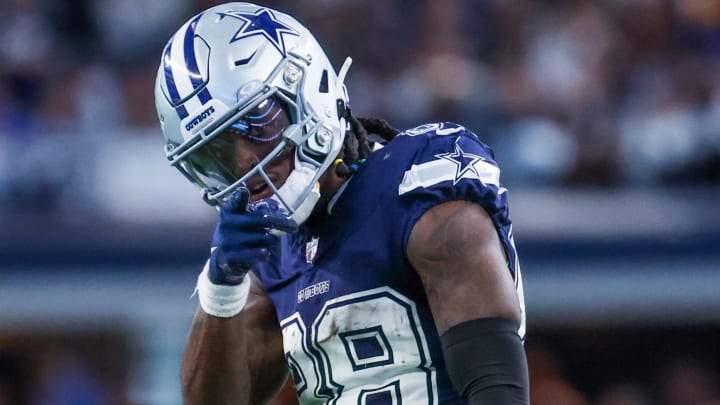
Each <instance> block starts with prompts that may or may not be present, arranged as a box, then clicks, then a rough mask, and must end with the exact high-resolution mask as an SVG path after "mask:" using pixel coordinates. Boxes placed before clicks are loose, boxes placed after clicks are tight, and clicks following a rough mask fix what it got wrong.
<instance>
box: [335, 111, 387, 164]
mask: <svg viewBox="0 0 720 405" xmlns="http://www.w3.org/2000/svg"><path fill="white" fill-rule="evenodd" d="M346 114H347V116H346V118H347V119H348V122H349V123H350V130H349V131H348V132H347V134H346V135H345V140H344V141H343V147H342V149H341V150H340V153H338V156H337V158H335V173H337V175H338V176H340V177H349V176H350V175H351V174H352V173H353V172H355V171H356V170H357V169H358V168H359V167H360V165H361V164H363V163H365V159H367V157H368V156H369V155H370V152H371V151H372V148H371V144H372V143H373V140H371V139H370V137H369V136H368V134H374V135H377V136H379V137H380V138H381V139H382V142H383V143H384V142H390V141H391V140H392V139H393V138H395V135H397V134H398V133H400V131H399V130H397V129H395V128H393V127H392V126H391V125H390V124H388V122H387V121H385V120H384V119H381V118H373V117H358V118H356V117H355V116H353V115H352V114H351V112H350V109H349V108H348V109H347V113H346Z"/></svg>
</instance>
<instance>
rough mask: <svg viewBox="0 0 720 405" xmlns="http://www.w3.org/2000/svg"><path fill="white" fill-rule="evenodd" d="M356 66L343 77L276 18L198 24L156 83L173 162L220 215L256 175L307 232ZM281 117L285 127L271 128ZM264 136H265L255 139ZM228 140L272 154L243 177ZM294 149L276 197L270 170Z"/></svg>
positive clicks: (309, 39)
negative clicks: (261, 146)
mask: <svg viewBox="0 0 720 405" xmlns="http://www.w3.org/2000/svg"><path fill="white" fill-rule="evenodd" d="M350 63H351V60H350V58H348V59H347V60H346V61H345V64H344V65H343V67H342V68H341V69H340V73H339V77H338V75H337V74H336V73H335V70H334V69H333V67H332V65H331V63H330V61H329V59H328V57H327V55H325V52H324V51H323V50H322V48H321V47H320V45H319V44H318V42H317V40H316V39H315V38H314V37H313V35H312V34H311V33H310V32H309V31H308V30H307V29H306V28H305V27H303V26H302V25H301V24H300V23H299V22H297V21H296V20H295V19H294V18H292V17H290V16H289V15H287V14H283V13H280V12H277V11H275V10H271V9H268V8H265V7H260V6H257V5H255V4H250V3H227V4H223V5H219V6H215V7H212V8H210V9H208V10H206V11H204V12H202V13H200V14H198V15H196V16H195V17H193V18H191V19H190V20H189V21H188V22H187V23H185V24H184V25H183V26H182V27H181V28H180V29H179V30H178V31H177V32H176V33H175V35H174V36H173V37H172V38H171V39H170V41H169V42H168V44H167V45H166V46H165V49H164V51H163V54H162V60H161V63H160V68H159V69H158V74H157V78H156V81H155V105H156V108H157V113H158V118H159V119H160V125H161V127H162V132H163V135H164V137H165V141H166V142H165V152H166V155H167V158H168V160H169V161H170V163H171V165H173V166H174V167H176V168H177V169H178V170H180V171H181V172H182V173H183V174H184V175H185V176H186V177H187V178H188V179H189V180H190V181H191V182H192V183H194V184H196V185H197V186H199V187H200V188H201V189H202V190H203V198H204V199H205V201H206V202H208V203H209V204H211V205H217V206H219V205H221V204H222V203H223V202H224V201H225V200H226V199H227V198H228V197H229V195H230V194H231V193H232V192H233V190H235V189H236V188H237V187H239V186H241V185H243V184H244V183H245V182H246V181H247V180H248V179H250V178H251V177H253V176H257V175H259V176H261V177H262V179H263V180H264V181H265V183H266V184H267V185H268V186H269V187H271V188H272V190H273V193H274V194H273V197H272V198H274V199H276V200H277V201H278V202H279V203H280V204H281V205H282V206H283V207H284V208H285V209H286V210H287V211H288V215H290V216H292V217H293V219H295V220H296V221H297V222H298V223H302V222H303V221H304V220H305V219H307V217H308V216H309V214H310V212H311V211H312V209H313V207H314V206H315V204H316V203H317V201H318V199H319V188H318V185H317V184H318V179H319V177H320V175H322V173H323V172H324V171H325V170H326V169H327V168H328V167H329V166H330V165H331V164H332V162H333V159H335V157H336V155H337V154H338V152H339V151H340V148H341V147H342V143H343V138H344V136H345V132H346V131H347V126H348V124H347V122H346V119H345V111H346V104H347V100H348V99H347V91H346V89H345V86H344V84H343V81H344V76H345V74H346V72H347V69H348V68H349V66H350ZM281 110H282V111H284V114H282V115H283V120H282V122H281V123H279V124H278V123H277V122H273V120H275V119H276V118H277V117H278V115H279V114H280V112H281ZM273 125H274V127H273ZM268 126H269V127H268ZM259 128H265V129H266V130H265V131H264V132H265V134H264V135H263V134H261V135H259V136H258V137H256V136H254V135H253V134H255V135H258V133H259V132H258V129H259ZM267 128H272V129H271V130H267ZM268 131H269V132H270V136H268V134H267V132H268ZM228 132H231V133H232V135H233V136H246V137H249V138H251V139H254V140H256V141H258V142H264V141H273V143H272V144H270V145H275V146H274V148H272V150H271V151H270V152H269V153H268V154H267V155H266V156H265V157H264V158H262V160H261V161H260V162H259V163H258V164H257V165H256V166H254V167H253V168H252V170H250V171H249V172H247V173H244V174H243V175H242V177H239V178H238V176H236V175H235V174H234V173H233V167H234V163H233V155H234V152H233V146H232V143H230V144H228V142H227V139H225V141H224V143H223V142H221V140H222V139H223V137H226V136H227V135H226V134H227V133H228ZM221 134H223V137H219V135H221ZM213 141H215V142H213ZM223 145H224V147H223ZM292 147H294V148H295V162H294V163H295V165H294V169H293V170H292V172H291V173H290V176H289V177H288V179H287V180H286V181H285V183H284V184H283V185H282V186H281V187H279V188H276V187H275V186H274V185H273V183H272V181H271V180H270V178H269V177H268V175H267V173H266V171H265V167H266V166H267V165H268V164H269V163H271V162H272V161H273V160H274V159H276V158H277V157H278V156H280V155H281V154H282V153H283V151H287V150H288V149H289V148H292Z"/></svg>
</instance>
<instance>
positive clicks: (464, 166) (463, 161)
mask: <svg viewBox="0 0 720 405" xmlns="http://www.w3.org/2000/svg"><path fill="white" fill-rule="evenodd" d="M435 157H437V158H441V159H445V160H447V161H450V162H452V163H453V164H455V166H456V169H455V179H454V180H453V184H457V182H458V181H460V179H461V178H462V177H463V176H464V175H465V174H467V173H468V172H471V173H472V174H474V175H475V177H476V178H480V173H478V171H477V168H476V167H475V163H477V162H479V161H481V160H485V159H484V158H483V157H482V156H478V155H475V154H472V153H467V152H465V151H464V150H463V149H462V148H461V147H460V145H459V144H458V143H457V142H456V143H455V150H454V151H453V152H448V153H441V154H439V155H435Z"/></svg>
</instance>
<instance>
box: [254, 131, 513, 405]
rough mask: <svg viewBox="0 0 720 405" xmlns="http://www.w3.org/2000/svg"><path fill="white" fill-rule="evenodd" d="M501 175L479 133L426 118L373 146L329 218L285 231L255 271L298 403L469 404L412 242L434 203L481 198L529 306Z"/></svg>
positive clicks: (480, 201) (478, 202)
mask: <svg viewBox="0 0 720 405" xmlns="http://www.w3.org/2000/svg"><path fill="white" fill-rule="evenodd" d="M499 176H500V170H499V169H498V166H497V164H496V163H495V161H494V159H493V154H492V151H491V150H490V149H489V148H488V147H487V146H485V145H484V144H483V143H481V142H480V140H479V139H478V138H477V136H476V135H475V134H473V133H472V132H470V131H468V130H466V129H465V128H463V127H462V126H458V125H456V124H451V123H437V124H429V125H423V126H421V127H418V128H415V129H412V130H409V131H406V132H403V133H401V134H399V135H398V136H397V137H396V138H395V139H394V140H393V141H392V142H390V143H389V144H388V145H386V146H385V147H384V148H382V149H379V150H377V151H375V152H373V153H372V155H371V156H370V157H369V158H368V159H367V162H365V163H364V164H363V165H362V166H361V167H360V169H359V170H358V171H357V172H356V173H355V174H354V175H353V176H352V178H351V179H350V180H349V181H347V182H346V183H345V184H344V185H343V188H342V189H341V190H340V191H339V193H338V194H337V195H336V198H335V199H334V200H333V201H332V202H331V204H330V207H329V213H328V215H327V216H326V217H325V218H324V219H323V220H322V221H320V222H321V224H320V225H318V226H314V227H312V228H308V227H305V228H304V229H302V230H301V232H298V233H297V234H292V235H286V236H285V237H283V246H282V249H283V250H282V252H283V253H282V266H281V267H280V269H276V270H269V269H265V270H264V271H257V272H256V275H257V276H258V277H259V278H260V280H261V281H262V283H263V285H264V287H265V290H266V291H267V293H268V295H269V296H270V298H271V299H272V301H273V302H274V304H275V307H276V309H277V315H278V319H279V320H280V323H281V327H282V330H283V339H284V346H285V352H286V357H287V361H288V364H289V366H290V370H291V371H292V376H293V378H294V380H295V385H296V388H297V391H298V393H299V395H300V399H301V403H303V404H315V403H332V404H400V403H402V404H414V405H415V404H418V405H419V404H456V403H462V400H461V399H460V398H459V396H458V395H457V393H456V392H455V389H454V388H453V387H452V385H451V384H450V381H449V380H448V377H447V374H446V373H445V369H444V361H443V357H442V350H441V346H440V341H439V338H438V334H437V330H436V329H435V325H434V322H433V319H432V316H431V313H430V308H429V306H428V302H427V298H426V296H425V293H424V289H423V286H422V284H421V282H420V278H419V277H418V275H417V274H416V272H415V270H414V269H413V268H412V266H411V265H410V263H409V262H408V258H407V256H406V248H407V243H408V238H409V236H410V232H411V230H412V229H413V226H414V224H415V223H416V222H417V220H418V219H419V218H420V217H421V216H422V215H423V214H424V213H425V212H426V211H427V210H428V209H430V208H431V207H433V206H435V205H437V204H441V203H443V202H446V201H452V200H467V201H472V202H475V203H477V204H480V205H481V206H483V207H484V208H485V209H486V210H487V212H488V213H489V214H490V216H491V217H492V219H493V221H494V223H495V227H496V229H497V232H498V235H499V236H500V238H501V239H502V243H503V246H504V248H505V251H506V253H507V256H508V258H509V263H508V271H509V272H511V274H512V275H513V277H514V279H515V280H516V285H517V288H518V294H519V295H520V300H521V305H523V306H524V304H523V302H522V300H523V298H522V281H521V276H520V268H519V265H518V261H517V255H516V252H515V248H514V245H513V241H512V227H511V223H510V218H509V217H508V206H507V193H506V189H505V188H503V187H502V186H501V185H500V182H499ZM523 313H524V309H523ZM519 333H520V335H521V337H522V336H523V335H524V322H523V325H522V326H521V330H520V331H519Z"/></svg>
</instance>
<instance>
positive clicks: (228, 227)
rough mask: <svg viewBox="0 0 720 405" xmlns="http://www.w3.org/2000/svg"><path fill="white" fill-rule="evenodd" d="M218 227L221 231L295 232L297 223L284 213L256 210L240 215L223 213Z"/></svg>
mask: <svg viewBox="0 0 720 405" xmlns="http://www.w3.org/2000/svg"><path fill="white" fill-rule="evenodd" d="M218 227H219V228H220V232H222V233H232V232H242V231H245V232H248V231H258V230H265V229H277V230H281V231H283V232H295V231H297V228H298V225H297V223H296V222H295V221H294V220H292V219H290V217H288V216H286V215H284V214H279V213H269V212H257V211H256V212H246V213H243V214H242V215H236V214H232V213H225V214H224V215H222V220H221V221H220V223H219V224H218Z"/></svg>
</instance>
